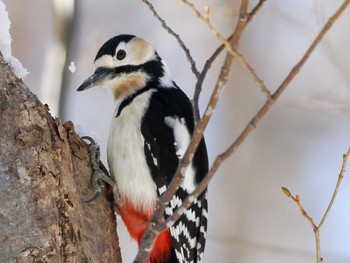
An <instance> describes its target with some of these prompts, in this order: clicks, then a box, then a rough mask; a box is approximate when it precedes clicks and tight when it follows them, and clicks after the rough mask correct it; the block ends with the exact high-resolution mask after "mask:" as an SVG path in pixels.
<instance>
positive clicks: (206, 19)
mask: <svg viewBox="0 0 350 263" xmlns="http://www.w3.org/2000/svg"><path fill="white" fill-rule="evenodd" d="M181 1H182V2H183V3H184V4H185V5H187V6H188V7H189V8H190V9H191V10H192V11H193V13H194V14H195V15H196V16H197V17H198V18H199V19H200V20H202V21H203V22H204V23H205V24H206V25H207V26H208V28H209V29H210V30H211V31H212V32H213V33H214V35H215V36H216V37H217V38H218V39H219V40H220V41H221V42H222V43H223V44H224V45H225V47H226V48H227V50H228V51H229V52H230V53H231V55H232V56H234V57H236V58H237V59H238V61H239V62H240V63H241V64H242V66H243V67H244V68H245V69H247V70H248V72H249V73H250V74H251V75H252V76H253V78H254V80H255V82H256V83H258V84H259V86H260V89H261V91H262V92H263V93H265V95H266V98H267V99H268V100H270V99H271V92H270V91H269V90H268V88H267V87H266V86H265V84H264V81H263V80H262V79H261V78H260V77H259V76H258V75H257V74H256V72H255V70H254V68H253V67H252V66H251V65H250V64H249V63H248V62H247V61H246V59H245V58H244V57H243V56H242V54H240V53H239V52H238V51H237V50H236V49H234V48H233V47H232V46H231V45H230V42H229V41H228V40H227V39H226V38H225V37H224V36H222V35H221V34H220V33H219V32H218V31H217V30H216V29H215V27H214V26H213V24H212V23H211V22H210V20H209V17H207V16H203V15H202V14H201V13H200V12H199V11H198V9H197V8H196V7H195V6H194V5H193V4H192V3H190V2H188V1H187V0H181ZM240 19H244V20H246V22H247V21H248V19H247V14H244V16H241V17H240ZM245 24H247V23H245Z"/></svg>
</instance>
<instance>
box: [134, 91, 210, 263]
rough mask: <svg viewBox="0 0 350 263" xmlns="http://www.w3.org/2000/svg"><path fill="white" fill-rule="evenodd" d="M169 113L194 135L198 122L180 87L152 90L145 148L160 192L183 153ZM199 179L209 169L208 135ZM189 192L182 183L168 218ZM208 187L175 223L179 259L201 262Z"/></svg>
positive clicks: (196, 162) (197, 167) (199, 156)
mask: <svg viewBox="0 0 350 263" xmlns="http://www.w3.org/2000/svg"><path fill="white" fill-rule="evenodd" d="M168 117H172V118H178V119H179V120H182V121H183V122H184V123H185V124H186V126H187V129H188V132H189V133H190V134H191V135H192V133H193V130H194V122H193V115H192V106H191V103H190V101H189V99H188V98H187V96H186V95H185V93H183V91H181V90H180V89H179V88H177V87H176V88H162V89H158V90H157V91H155V92H154V93H153V94H152V97H151V99H150V102H149V107H148V110H147V111H146V113H145V115H144V117H143V120H142V124H141V132H142V135H143V137H144V140H145V143H144V151H145V156H146V159H147V163H148V166H149V167H150V172H151V174H152V177H153V180H154V181H155V182H156V185H157V190H158V195H161V194H162V193H163V192H164V191H165V190H166V189H167V186H168V184H169V183H170V181H171V179H172V177H173V175H174V173H175V171H176V168H177V166H178V162H179V157H178V156H177V154H176V151H177V149H176V141H175V138H174V130H173V128H172V127H171V126H170V125H169V124H167V123H166V121H165V119H166V118H168ZM193 168H194V171H195V183H198V182H200V181H201V179H202V178H203V177H204V176H205V174H206V173H207V171H208V157H207V150H206V146H205V142H204V139H202V141H201V143H200V145H199V147H198V150H197V152H196V154H195V155H194V159H193ZM188 194H189V193H188V192H187V191H186V190H185V189H184V188H182V187H180V188H179V189H178V191H177V192H176V194H175V196H174V197H173V199H172V200H171V202H170V204H169V206H168V208H167V209H166V212H165V215H164V216H165V218H167V217H169V216H170V215H172V213H173V211H174V210H175V209H176V208H177V207H179V206H180V205H181V204H182V201H183V200H184V199H185V198H186V197H187V196H188ZM206 195H207V194H206V191H205V192H204V193H203V194H202V195H201V196H200V197H199V198H198V200H197V201H196V202H195V203H194V204H193V205H192V206H191V207H190V208H189V209H188V210H187V211H186V213H185V214H184V215H183V216H182V217H181V218H180V219H179V220H178V221H177V222H176V223H175V224H174V226H173V227H171V228H170V229H169V230H170V234H171V236H172V241H173V246H174V251H173V252H174V253H175V254H176V257H177V260H178V262H199V260H200V259H201V257H202V254H203V251H204V246H205V235H206V229H207V199H206Z"/></svg>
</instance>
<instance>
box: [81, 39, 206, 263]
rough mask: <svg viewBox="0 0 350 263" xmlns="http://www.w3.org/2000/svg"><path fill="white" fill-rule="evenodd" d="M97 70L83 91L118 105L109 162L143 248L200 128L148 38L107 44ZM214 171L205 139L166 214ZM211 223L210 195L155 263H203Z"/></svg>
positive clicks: (185, 218)
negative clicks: (105, 95)
mask: <svg viewBox="0 0 350 263" xmlns="http://www.w3.org/2000/svg"><path fill="white" fill-rule="evenodd" d="M94 66H95V71H94V73H93V74H92V75H91V76H90V77H88V78H87V79H86V80H85V81H84V82H83V83H82V84H81V85H80V86H79V88H78V91H83V90H87V89H89V88H92V87H96V86H98V87H101V86H105V87H108V88H109V89H110V90H111V91H112V92H111V93H112V95H113V97H114V101H115V112H114V114H113V117H112V121H111V124H110V133H109V138H108V144H107V160H108V166H109V170H110V173H111V177H112V178H113V180H114V181H115V183H116V184H115V186H114V187H113V193H114V196H115V198H117V200H116V206H117V209H118V212H119V214H120V216H121V218H122V220H123V222H124V224H125V226H126V228H127V230H128V232H129V234H130V236H131V237H132V238H133V239H135V240H136V241H137V243H138V245H140V242H141V239H142V235H143V234H144V232H145V230H146V227H147V224H148V222H149V220H150V218H151V216H152V214H153V212H154V211H155V206H156V202H157V199H158V198H159V197H160V196H161V195H162V194H163V193H164V192H165V191H166V190H167V187H168V185H169V183H170V181H171V179H172V178H173V176H174V173H175V171H176V169H177V167H178V164H179V162H180V160H181V159H182V158H183V155H184V153H185V151H186V149H187V147H188V145H189V143H190V141H191V136H192V134H193V132H194V128H195V122H194V117H193V108H192V105H191V101H190V99H189V98H188V97H187V95H186V94H185V93H184V92H183V91H182V90H181V89H180V88H179V87H178V86H177V84H176V83H175V82H174V81H173V80H172V78H171V75H170V71H169V68H168V66H167V64H166V62H165V61H164V60H163V59H162V58H161V57H160V56H159V55H158V53H157V51H156V50H155V49H154V47H153V46H152V45H151V44H150V43H149V42H147V41H146V40H145V39H143V38H141V37H138V36H135V35H129V34H122V35H118V36H115V37H112V38H111V39H109V40H108V41H107V42H105V43H104V44H103V45H102V46H101V48H100V49H99V51H98V52H97V55H96V57H95V60H94ZM207 172H208V154H207V148H206V144H205V140H204V138H202V140H201V142H200V143H199V146H198V148H197V151H196V152H195V154H194V156H193V159H192V162H191V163H190V165H189V167H188V169H187V170H186V172H185V177H184V180H183V182H182V184H181V185H180V187H179V188H178V190H177V191H176V193H175V195H174V196H173V197H172V199H171V201H170V202H169V205H168V206H167V207H166V209H165V212H164V218H163V220H166V219H167V218H169V217H170V216H171V215H172V214H173V213H174V211H175V210H176V209H177V208H178V207H180V206H181V204H182V202H183V201H184V199H185V198H186V197H187V196H188V195H189V194H190V193H191V192H193V191H194V190H195V189H196V187H197V185H198V184H199V183H200V181H201V180H202V179H203V177H204V176H205V175H206V174H207ZM207 221H208V200H207V189H206V190H205V191H204V192H203V193H202V194H201V195H200V196H199V197H198V198H197V199H196V200H195V202H194V203H193V204H192V205H191V206H190V207H189V208H188V209H187V210H186V211H185V213H184V214H183V215H182V216H181V217H180V218H179V220H178V221H176V222H175V223H174V224H173V225H172V226H171V227H169V228H168V229H166V230H164V231H163V232H162V233H160V234H159V236H158V237H157V240H156V241H155V245H154V248H153V250H152V252H151V254H150V257H149V261H148V262H151V263H166V262H169V263H170V262H172V263H174V262H179V263H185V262H186V263H187V262H193V263H196V262H200V261H201V259H202V257H203V253H204V248H205V242H206V235H207V233H206V232H207Z"/></svg>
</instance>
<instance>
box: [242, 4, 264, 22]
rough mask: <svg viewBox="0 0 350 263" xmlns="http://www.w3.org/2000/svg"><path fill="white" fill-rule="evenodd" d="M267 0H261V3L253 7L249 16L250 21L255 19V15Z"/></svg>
mask: <svg viewBox="0 0 350 263" xmlns="http://www.w3.org/2000/svg"><path fill="white" fill-rule="evenodd" d="M265 2H266V0H260V1H259V3H258V4H257V5H256V6H255V7H254V8H253V9H252V11H250V13H249V14H248V18H247V19H248V22H250V21H251V20H252V19H253V17H254V16H255V15H256V13H257V12H258V11H259V10H260V8H261V7H262V6H263V5H264V3H265Z"/></svg>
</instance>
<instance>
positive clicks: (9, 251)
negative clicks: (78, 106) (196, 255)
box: [0, 53, 121, 262]
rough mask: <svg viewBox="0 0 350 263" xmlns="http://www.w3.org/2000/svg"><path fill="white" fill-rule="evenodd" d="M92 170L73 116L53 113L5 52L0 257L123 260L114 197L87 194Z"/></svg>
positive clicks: (1, 65)
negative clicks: (63, 118) (64, 117)
mask: <svg viewBox="0 0 350 263" xmlns="http://www.w3.org/2000/svg"><path fill="white" fill-rule="evenodd" d="M47 88H50V87H47ZM91 172H92V171H91V166H90V158H89V152H88V147H87V145H86V144H85V143H84V142H83V141H82V140H81V139H80V138H79V136H77V135H76V133H75V132H74V126H73V124H72V123H71V122H67V123H65V124H63V125H62V124H61V123H60V120H59V119H57V118H53V117H52V116H51V115H50V113H49V112H48V107H47V106H45V105H43V104H42V103H41V102H40V101H39V100H38V98H37V97H36V96H35V95H34V94H32V93H31V92H30V90H29V89H28V88H27V87H26V86H25V85H24V83H23V82H22V81H21V80H19V79H17V78H16V77H15V76H14V74H13V73H12V70H11V69H10V67H9V66H8V65H7V64H6V63H5V62H4V60H3V57H2V55H1V53H0V259H1V260H0V261H1V262H121V257H120V250H119V244H118V237H117V233H116V221H115V216H114V213H113V209H112V206H113V204H112V203H111V202H108V201H107V200H106V198H105V196H103V195H102V196H101V197H100V198H98V199H97V200H95V201H93V202H91V203H84V202H83V201H82V200H84V199H85V200H86V199H87V198H88V197H90V196H91V195H92V190H91V186H90V178H91Z"/></svg>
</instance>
